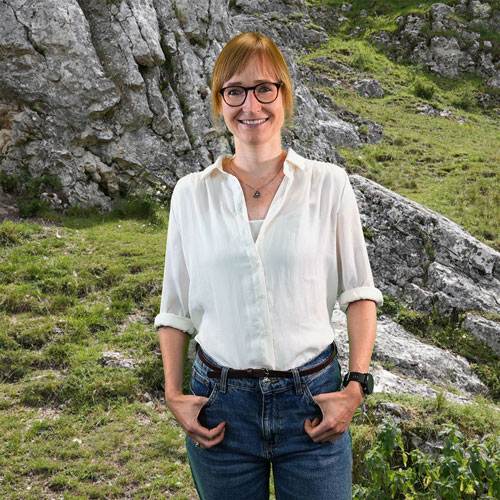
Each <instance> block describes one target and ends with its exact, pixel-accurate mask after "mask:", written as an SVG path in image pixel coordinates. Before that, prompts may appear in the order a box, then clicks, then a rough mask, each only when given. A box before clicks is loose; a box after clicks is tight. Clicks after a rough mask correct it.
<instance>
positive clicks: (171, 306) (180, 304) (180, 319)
mask: <svg viewBox="0 0 500 500" xmlns="http://www.w3.org/2000/svg"><path fill="white" fill-rule="evenodd" d="M175 195H176V193H175V189H174V192H173V193H172V200H171V204H170V215H169V221H168V231H167V249H166V252H165V269H164V273H163V289H162V295H161V304H160V313H159V314H158V315H157V316H156V318H155V322H154V326H155V328H159V327H160V326H172V327H174V328H177V329H179V330H182V331H184V332H187V333H189V334H190V335H192V334H194V333H195V327H194V325H193V322H192V320H191V318H190V317H189V273H188V269H187V267H186V261H185V258H184V251H183V247H182V237H181V231H180V228H179V225H178V223H177V220H176V217H175V203H174V201H175V200H174V198H175V197H176V196H175Z"/></svg>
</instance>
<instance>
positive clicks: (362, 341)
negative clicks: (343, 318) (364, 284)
mask: <svg viewBox="0 0 500 500" xmlns="http://www.w3.org/2000/svg"><path fill="white" fill-rule="evenodd" d="M376 329H377V308H376V305H375V302H373V301H372V300H357V301H355V302H351V303H350V304H349V307H348V308H347V332H348V335H349V371H351V372H360V373H367V372H368V371H369V368H370V359H371V357H372V351H373V345H374V343H375V334H376Z"/></svg>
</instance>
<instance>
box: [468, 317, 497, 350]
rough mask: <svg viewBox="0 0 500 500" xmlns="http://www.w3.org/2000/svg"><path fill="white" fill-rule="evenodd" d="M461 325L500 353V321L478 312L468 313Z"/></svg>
mask: <svg viewBox="0 0 500 500" xmlns="http://www.w3.org/2000/svg"><path fill="white" fill-rule="evenodd" d="M461 326H462V328H463V329H464V330H466V331H467V332H469V333H470V334H471V335H472V336H474V337H476V338H477V339H479V340H482V341H483V342H484V343H485V344H487V345H489V346H490V347H491V348H492V349H493V350H494V351H495V352H497V353H498V354H500V322H498V321H491V320H488V319H486V318H483V317H482V316H479V315H476V314H467V316H466V318H465V319H464V321H463V322H462V325H461Z"/></svg>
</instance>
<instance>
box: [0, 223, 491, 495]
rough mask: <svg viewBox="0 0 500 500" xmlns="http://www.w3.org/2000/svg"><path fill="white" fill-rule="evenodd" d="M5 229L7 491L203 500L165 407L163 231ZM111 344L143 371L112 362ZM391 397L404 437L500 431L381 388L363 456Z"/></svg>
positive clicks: (455, 410)
mask: <svg viewBox="0 0 500 500" xmlns="http://www.w3.org/2000/svg"><path fill="white" fill-rule="evenodd" d="M163 216H164V220H167V219H168V213H164V214H163ZM0 235H4V236H5V235H7V236H5V237H4V239H3V240H2V241H4V244H3V248H2V253H1V255H0V297H1V300H0V332H1V334H0V348H1V350H0V377H1V378H0V380H1V382H2V383H1V385H0V436H1V437H0V448H1V449H2V450H3V453H2V454H1V456H0V470H1V471H2V472H1V473H0V497H2V498H9V499H23V500H25V499H27V500H29V499H37V500H38V499H41V498H68V499H69V498H71V499H86V498H96V499H99V498H102V499H110V498H120V499H123V498H141V499H142V498H144V499H146V498H158V499H163V498H165V499H167V498H169V499H171V498H173V499H194V498H196V492H195V489H194V485H193V483H192V479H191V476H190V472H189V465H188V462H187V456H186V452H185V448H184V434H183V431H182V429H181V428H180V426H179V425H178V424H177V423H176V421H175V419H174V418H173V416H172V415H171V413H170V412H169V411H168V409H167V408H166V407H165V406H164V403H163V399H162V387H161V386H162V382H163V369H162V364H161V356H160V352H159V345H158V338H157V333H156V331H155V330H154V328H153V320H154V316H155V315H156V314H157V311H158V308H159V300H160V292H161V279H162V269H163V259H164V249H165V238H166V228H165V225H154V224H151V223H150V222H148V220H147V219H140V218H120V217H117V216H115V217H114V218H113V217H111V216H106V217H104V216H98V215H96V214H93V215H92V214H90V215H89V216H88V217H82V214H81V213H80V216H79V217H74V216H73V217H70V216H60V215H59V216H55V215H54V216H53V220H52V222H51V224H47V225H40V224H34V223H30V222H25V223H13V222H4V223H3V224H0ZM393 306H394V305H393ZM394 307H396V306H394ZM401 314H402V313H401ZM416 323H418V322H416ZM107 350H116V351H119V352H121V353H122V354H123V356H124V357H127V358H132V359H133V360H134V365H135V368H134V369H133V370H132V369H124V368H109V367H106V366H103V365H102V363H101V358H102V353H103V352H104V351H107ZM382 400H384V401H387V400H391V401H395V402H398V404H400V405H402V406H403V407H404V408H405V411H407V413H408V414H409V415H410V417H411V418H410V421H409V422H407V423H406V424H404V425H405V428H404V432H405V433H406V435H407V436H410V433H412V432H413V433H416V434H417V435H420V436H422V437H426V436H427V437H428V436H435V435H437V433H438V432H439V430H440V429H441V428H442V426H443V425H444V423H446V422H449V421H451V422H455V423H457V425H459V426H460V427H461V429H462V431H463V432H464V433H465V434H466V435H472V434H474V435H475V434H478V435H482V434H483V433H485V432H493V433H497V434H500V417H499V416H498V412H497V411H496V410H492V409H491V404H492V403H491V401H486V400H478V403H477V404H476V405H474V406H470V407H461V406H460V405H453V404H451V403H447V402H446V401H441V402H440V403H439V404H437V403H436V402H434V401H429V400H422V399H421V398H416V397H409V396H405V395H399V396H392V395H382V394H379V395H374V396H372V397H370V398H368V400H367V402H366V405H365V407H364V408H363V411H361V412H359V415H358V416H357V417H356V418H355V421H354V424H353V426H352V432H353V439H354V457H355V462H356V457H361V456H363V453H364V452H365V451H366V450H367V449H368V448H369V446H370V443H371V442H372V441H373V439H374V436H375V433H376V427H377V425H378V423H380V420H381V416H380V415H379V413H378V411H377V403H378V402H379V401H382ZM356 463H357V462H356ZM356 467H357V469H356V471H355V478H356V477H360V476H359V474H361V473H362V471H361V469H359V468H360V467H361V465H360V464H358V465H357V466H356ZM356 474H358V476H356ZM271 486H272V485H271ZM271 498H274V496H271Z"/></svg>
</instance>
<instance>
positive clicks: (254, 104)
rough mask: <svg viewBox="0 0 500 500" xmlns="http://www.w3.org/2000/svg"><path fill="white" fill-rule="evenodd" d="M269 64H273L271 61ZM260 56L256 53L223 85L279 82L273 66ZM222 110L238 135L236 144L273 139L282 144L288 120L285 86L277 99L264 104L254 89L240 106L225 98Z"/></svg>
mask: <svg viewBox="0 0 500 500" xmlns="http://www.w3.org/2000/svg"><path fill="white" fill-rule="evenodd" d="M267 68H272V66H271V65H270V64H269V65H267ZM267 68H266V65H265V64H262V63H261V61H260V59H259V58H257V57H253V58H252V59H250V61H249V63H248V64H247V65H246V66H245V69H244V70H243V71H241V72H240V73H237V74H235V75H233V76H232V77H231V78H230V79H229V80H228V81H226V82H224V84H223V87H228V86H230V85H239V86H241V87H253V86H254V85H257V84H259V83H262V82H276V83H279V82H278V81H277V80H276V76H275V75H274V71H272V69H267ZM222 114H223V116H224V121H225V122H226V126H227V128H228V129H229V131H230V132H231V133H232V134H233V135H234V140H235V145H236V146H238V145H239V144H241V145H243V144H245V145H247V146H258V145H261V144H265V143H271V142H272V141H279V142H280V144H281V127H282V126H283V123H284V120H285V109H284V106H283V97H282V92H281V89H280V90H279V92H278V97H277V98H276V100H275V101H273V102H271V103H268V104H263V103H261V102H259V101H258V100H257V99H256V97H255V94H254V92H253V91H252V90H249V91H248V94H247V98H246V99H245V102H244V103H243V104H242V105H241V106H238V107H232V106H229V105H228V104H226V102H225V101H224V99H222Z"/></svg>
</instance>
